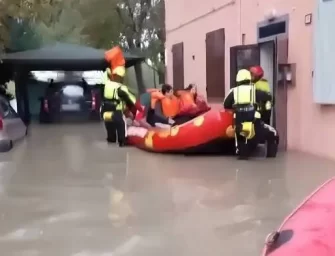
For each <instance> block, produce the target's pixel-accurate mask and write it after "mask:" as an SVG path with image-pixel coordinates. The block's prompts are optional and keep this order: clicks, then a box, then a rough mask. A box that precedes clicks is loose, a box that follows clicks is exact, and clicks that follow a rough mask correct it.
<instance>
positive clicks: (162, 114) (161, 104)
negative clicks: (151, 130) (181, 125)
mask: <svg viewBox="0 0 335 256" xmlns="http://www.w3.org/2000/svg"><path fill="white" fill-rule="evenodd" d="M172 97H173V88H172V86H171V85H168V84H164V85H163V86H162V89H161V90H160V91H159V90H154V91H152V92H151V104H150V109H149V110H148V112H147V122H148V123H149V124H150V125H151V126H156V124H157V123H158V124H165V125H173V124H174V123H175V121H174V120H173V118H172V114H173V113H172V111H171V107H172V106H171V105H169V103H170V101H171V99H172Z"/></svg>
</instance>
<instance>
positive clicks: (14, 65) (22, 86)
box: [1, 43, 144, 124]
mask: <svg viewBox="0 0 335 256" xmlns="http://www.w3.org/2000/svg"><path fill="white" fill-rule="evenodd" d="M104 53H105V50H102V49H94V48H91V47H86V46H81V45H74V44H65V43H56V44H54V45H50V46H46V47H43V48H39V49H35V50H28V51H24V52H16V53H9V54H5V55H3V56H2V58H1V59H2V64H3V65H5V66H10V67H11V70H13V73H14V81H15V92H16V100H17V109H18V114H19V115H20V117H21V118H22V119H23V120H24V121H25V122H26V123H27V124H29V123H30V111H29V97H28V88H27V86H26V81H27V78H28V75H29V72H30V71H37V70H43V71H44V70H45V71H46V70H64V71H88V70H104V69H105V68H106V67H107V62H106V61H105V58H104ZM124 55H125V59H126V67H127V68H128V67H131V66H133V65H135V64H136V63H138V62H141V61H143V60H144V58H143V57H138V56H134V55H131V54H129V53H125V54H124Z"/></svg>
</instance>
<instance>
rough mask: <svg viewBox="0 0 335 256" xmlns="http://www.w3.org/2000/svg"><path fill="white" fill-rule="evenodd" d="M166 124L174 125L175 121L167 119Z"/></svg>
mask: <svg viewBox="0 0 335 256" xmlns="http://www.w3.org/2000/svg"><path fill="white" fill-rule="evenodd" d="M168 123H169V124H171V125H172V124H174V123H175V121H174V120H173V119H172V118H170V117H169V120H168Z"/></svg>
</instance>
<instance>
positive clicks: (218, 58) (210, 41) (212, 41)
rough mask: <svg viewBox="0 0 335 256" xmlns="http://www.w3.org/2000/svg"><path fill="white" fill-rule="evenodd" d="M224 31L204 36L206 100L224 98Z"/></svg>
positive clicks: (220, 30) (219, 30)
mask: <svg viewBox="0 0 335 256" xmlns="http://www.w3.org/2000/svg"><path fill="white" fill-rule="evenodd" d="M225 57H226V56H225V30H224V28H221V29H218V30H215V31H212V32H209V33H207V34H206V91H207V98H209V99H211V100H215V99H218V100H222V99H224V97H225Z"/></svg>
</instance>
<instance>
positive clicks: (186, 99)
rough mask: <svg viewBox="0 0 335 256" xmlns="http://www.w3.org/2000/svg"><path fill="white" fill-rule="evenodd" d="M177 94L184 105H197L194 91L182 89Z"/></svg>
mask: <svg viewBox="0 0 335 256" xmlns="http://www.w3.org/2000/svg"><path fill="white" fill-rule="evenodd" d="M177 96H178V97H179V99H180V103H181V105H182V106H183V107H185V106H194V105H195V101H194V95H193V93H190V92H189V91H184V90H181V91H178V92H177Z"/></svg>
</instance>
